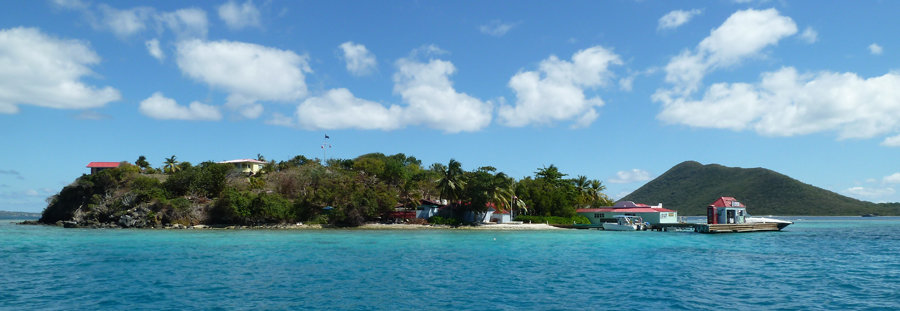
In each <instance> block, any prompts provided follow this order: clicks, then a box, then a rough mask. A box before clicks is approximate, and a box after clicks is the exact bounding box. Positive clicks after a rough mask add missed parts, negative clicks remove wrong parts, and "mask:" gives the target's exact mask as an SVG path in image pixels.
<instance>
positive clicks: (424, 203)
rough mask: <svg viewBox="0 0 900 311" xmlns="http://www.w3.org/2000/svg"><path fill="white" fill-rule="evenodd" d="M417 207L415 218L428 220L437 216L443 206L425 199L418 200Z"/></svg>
mask: <svg viewBox="0 0 900 311" xmlns="http://www.w3.org/2000/svg"><path fill="white" fill-rule="evenodd" d="M419 204H420V205H419V206H418V207H416V218H421V219H429V218H431V217H434V216H437V213H438V211H439V210H440V208H441V207H443V206H444V205H445V204H441V202H438V201H432V200H427V199H422V200H419Z"/></svg>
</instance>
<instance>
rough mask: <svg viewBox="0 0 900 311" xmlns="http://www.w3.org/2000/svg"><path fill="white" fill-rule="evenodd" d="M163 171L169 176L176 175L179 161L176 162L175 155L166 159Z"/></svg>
mask: <svg viewBox="0 0 900 311" xmlns="http://www.w3.org/2000/svg"><path fill="white" fill-rule="evenodd" d="M163 170H165V171H167V172H169V174H172V173H175V171H177V170H178V161H176V160H175V155H174V154H173V155H172V156H171V157H168V158H166V162H163Z"/></svg>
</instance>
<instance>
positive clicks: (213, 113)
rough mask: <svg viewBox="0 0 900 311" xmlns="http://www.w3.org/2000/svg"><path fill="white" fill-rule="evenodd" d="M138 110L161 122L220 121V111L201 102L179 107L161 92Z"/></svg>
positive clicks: (148, 99)
mask: <svg viewBox="0 0 900 311" xmlns="http://www.w3.org/2000/svg"><path fill="white" fill-rule="evenodd" d="M138 110H139V111H140V112H141V113H142V114H144V115H145V116H148V117H151V118H154V119H161V120H207V121H209V120H220V119H222V114H221V113H220V112H219V109H218V108H216V107H213V106H210V105H204V104H201V103H199V102H192V103H191V104H190V105H189V106H188V107H184V106H179V105H178V103H176V102H175V100H174V99H171V98H167V97H165V95H163V94H162V93H160V92H156V93H153V95H152V96H150V97H149V98H147V99H145V100H143V101H141V104H140V106H139V107H138Z"/></svg>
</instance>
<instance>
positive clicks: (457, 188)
mask: <svg viewBox="0 0 900 311" xmlns="http://www.w3.org/2000/svg"><path fill="white" fill-rule="evenodd" d="M441 175H442V176H441V178H440V179H438V180H437V183H438V189H440V190H441V195H440V198H441V199H442V200H443V199H448V200H457V199H459V195H460V194H461V193H462V191H463V189H464V188H465V186H466V182H465V181H463V180H462V175H463V170H462V164H460V163H459V161H456V160H454V159H450V163H449V164H448V165H447V169H445V170H443V172H441Z"/></svg>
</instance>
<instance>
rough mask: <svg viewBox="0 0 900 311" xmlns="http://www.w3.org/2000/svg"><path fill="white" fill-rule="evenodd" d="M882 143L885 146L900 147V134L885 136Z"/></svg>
mask: <svg viewBox="0 0 900 311" xmlns="http://www.w3.org/2000/svg"><path fill="white" fill-rule="evenodd" d="M881 145H882V146H885V147H900V135H896V136H891V137H887V138H885V139H884V140H883V141H881Z"/></svg>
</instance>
